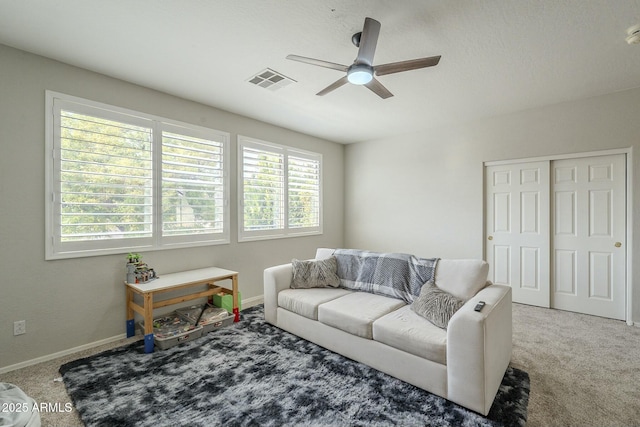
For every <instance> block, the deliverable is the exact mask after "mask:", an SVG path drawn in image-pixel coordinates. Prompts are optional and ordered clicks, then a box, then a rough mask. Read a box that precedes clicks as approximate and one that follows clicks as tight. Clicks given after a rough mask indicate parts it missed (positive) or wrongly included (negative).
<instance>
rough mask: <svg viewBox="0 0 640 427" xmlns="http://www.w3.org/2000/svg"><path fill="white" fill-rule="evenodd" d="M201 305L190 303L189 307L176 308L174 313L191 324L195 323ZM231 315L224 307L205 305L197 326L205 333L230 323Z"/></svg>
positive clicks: (231, 321)
mask: <svg viewBox="0 0 640 427" xmlns="http://www.w3.org/2000/svg"><path fill="white" fill-rule="evenodd" d="M202 307H203V306H202V305H192V306H191V307H186V308H179V309H177V310H176V313H178V315H179V316H180V317H181V318H183V319H185V320H187V321H188V322H190V323H191V324H195V323H196V320H198V316H200V312H202ZM233 317H234V316H233V315H232V314H229V312H227V310H225V309H224V308H220V307H212V306H210V305H207V308H205V310H204V312H203V313H202V316H201V317H200V321H199V322H198V326H201V327H202V333H203V334H207V333H209V332H211V331H213V330H214V329H218V328H221V327H223V326H228V325H230V324H231V323H233Z"/></svg>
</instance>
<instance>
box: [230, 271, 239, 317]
mask: <svg viewBox="0 0 640 427" xmlns="http://www.w3.org/2000/svg"><path fill="white" fill-rule="evenodd" d="M231 282H232V283H233V286H232V289H233V314H235V316H236V317H235V318H234V319H233V321H234V322H239V321H240V310H239V309H238V275H237V274H234V275H233V277H232V278H231Z"/></svg>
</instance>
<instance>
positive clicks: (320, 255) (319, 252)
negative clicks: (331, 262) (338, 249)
mask: <svg viewBox="0 0 640 427" xmlns="http://www.w3.org/2000/svg"><path fill="white" fill-rule="evenodd" d="M334 251H335V249H332V248H318V249H316V259H327V258H330V257H331V256H333V252H334Z"/></svg>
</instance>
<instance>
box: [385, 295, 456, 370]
mask: <svg viewBox="0 0 640 427" xmlns="http://www.w3.org/2000/svg"><path fill="white" fill-rule="evenodd" d="M373 339H374V340H376V341H378V342H381V343H383V344H387V345H388V346H391V347H394V348H397V349H398V350H403V351H406V352H407V353H411V354H413V355H415V356H419V357H422V358H424V359H428V360H431V361H433V362H437V363H441V364H443V365H445V364H446V363H447V357H446V355H447V331H445V330H444V329H441V328H438V327H437V326H435V325H433V324H432V323H431V322H429V321H428V320H426V319H425V318H423V317H420V316H418V315H417V314H416V313H414V312H413V311H412V310H411V309H410V306H408V305H407V306H405V307H402V308H400V309H398V310H396V311H394V312H392V313H389V314H387V315H386V316H383V317H381V318H380V319H378V320H376V321H375V322H374V323H373Z"/></svg>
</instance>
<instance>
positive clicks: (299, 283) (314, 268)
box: [291, 256, 340, 289]
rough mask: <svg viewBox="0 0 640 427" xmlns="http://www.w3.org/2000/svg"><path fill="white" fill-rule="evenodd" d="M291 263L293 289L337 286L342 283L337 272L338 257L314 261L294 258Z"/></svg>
mask: <svg viewBox="0 0 640 427" xmlns="http://www.w3.org/2000/svg"><path fill="white" fill-rule="evenodd" d="M291 264H292V265H293V278H292V279H291V287H292V288H293V289H306V288H328V287H332V288H337V287H338V286H339V285H340V278H339V277H338V275H337V274H336V272H337V271H338V263H337V261H336V257H333V256H332V257H330V258H327V259H321V260H313V261H300V260H297V259H293V260H291Z"/></svg>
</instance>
